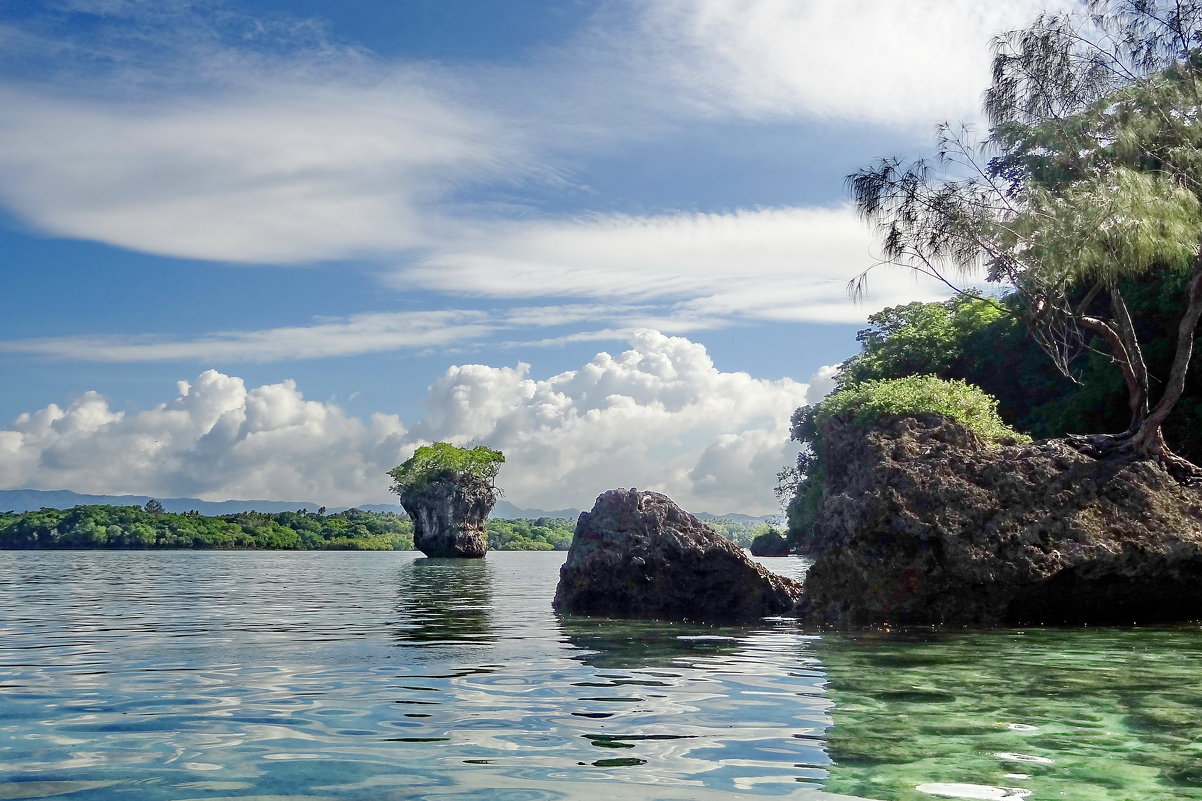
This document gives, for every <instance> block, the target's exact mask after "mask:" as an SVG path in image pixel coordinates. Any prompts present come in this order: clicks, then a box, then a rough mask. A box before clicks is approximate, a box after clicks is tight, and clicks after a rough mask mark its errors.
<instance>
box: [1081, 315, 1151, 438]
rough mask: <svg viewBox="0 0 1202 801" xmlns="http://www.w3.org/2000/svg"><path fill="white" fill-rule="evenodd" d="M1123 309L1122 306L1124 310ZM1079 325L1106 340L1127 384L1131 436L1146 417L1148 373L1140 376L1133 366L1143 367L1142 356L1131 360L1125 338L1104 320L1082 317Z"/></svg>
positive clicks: (1137, 345)
mask: <svg viewBox="0 0 1202 801" xmlns="http://www.w3.org/2000/svg"><path fill="white" fill-rule="evenodd" d="M1125 308H1126V307H1125V306H1124V310H1125ZM1081 325H1082V327H1084V328H1088V329H1089V330H1091V331H1094V332H1096V333H1097V334H1099V335H1101V337H1102V338H1103V339H1105V340H1106V344H1107V345H1109V346H1110V350H1111V352H1112V353H1113V354H1114V357H1113V358H1114V362H1115V364H1117V365H1118V366H1119V369H1120V370H1122V371H1123V380H1124V381H1126V382H1127V405H1128V406H1129V407H1130V408H1131V427H1130V428H1129V429H1127V434H1131V433H1132V432H1134V431H1136V430H1137V428H1138V426H1139V425H1140V423H1141V422H1142V421H1143V420H1144V419H1145V418H1146V417H1147V416H1148V384H1147V381H1148V371H1147V368H1144V369H1143V373H1142V376H1141V375H1140V373H1139V372H1138V371H1137V369H1136V366H1135V365H1136V364H1137V363H1138V364H1139V365H1140V367H1143V364H1144V359H1143V355H1142V354H1139V355H1138V356H1137V357H1134V358H1133V357H1132V356H1131V354H1130V353H1129V352H1128V350H1127V343H1126V342H1125V337H1124V336H1123V335H1122V334H1121V333H1120V332H1119V330H1118V328H1117V327H1116V326H1114V325H1112V324H1111V323H1110V322H1108V321H1106V320H1103V319H1101V318H1099V317H1090V316H1088V315H1082V316H1081ZM1134 344H1135V347H1136V348H1138V347H1139V343H1138V342H1135V343H1134Z"/></svg>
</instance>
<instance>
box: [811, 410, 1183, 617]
mask: <svg viewBox="0 0 1202 801" xmlns="http://www.w3.org/2000/svg"><path fill="white" fill-rule="evenodd" d="M824 447H825V449H826V462H827V476H826V484H825V488H824V495H823V499H822V501H821V504H820V506H819V511H818V523H817V524H816V525H815V528H814V542H813V549H812V555H813V556H814V559H815V562H814V565H813V566H812V567H811V568H810V570H809V572H808V573H807V574H806V581H805V597H804V598H803V600H802V604H801V609H802V610H803V612H804V614H805V615H806V617H807V618H808V619H809V620H810V621H812V622H815V623H819V624H825V625H833V626H864V625H886V624H889V625H899V624H901V625H904V624H948V625H1003V624H1035V623H1046V624H1060V623H1132V622H1137V621H1138V622H1157V621H1160V622H1164V621H1172V620H1187V619H1192V618H1196V617H1197V616H1198V615H1199V614H1202V492H1200V491H1199V490H1198V489H1194V488H1189V487H1183V486H1181V485H1180V484H1178V483H1177V482H1176V481H1174V480H1173V479H1172V478H1171V477H1170V476H1169V475H1168V474H1167V473H1166V472H1164V470H1162V469H1161V468H1160V467H1159V466H1157V465H1156V464H1155V463H1152V462H1148V461H1139V460H1132V459H1130V458H1126V459H1119V458H1107V459H1095V458H1093V457H1091V456H1088V455H1086V454H1083V453H1080V452H1078V451H1077V450H1075V449H1074V448H1073V447H1071V446H1070V445H1069V444H1068V443H1066V442H1064V441H1061V440H1045V441H1042V442H1036V443H1034V444H1031V445H1026V446H1018V445H1010V446H997V447H995V446H989V445H986V444H984V443H982V442H981V441H979V440H978V439H977V437H976V436H975V435H974V434H972V433H971V432H969V431H968V430H967V429H965V428H964V427H963V426H961V425H960V424H958V423H956V422H954V421H950V420H947V419H944V418H941V417H936V416H928V417H923V418H922V419H915V418H899V419H895V420H891V421H887V422H885V423H883V424H881V425H878V426H877V427H875V428H871V429H865V428H861V427H858V426H856V425H854V424H850V423H841V422H838V421H833V422H832V423H830V424H829V427H828V428H827V429H825V431H824Z"/></svg>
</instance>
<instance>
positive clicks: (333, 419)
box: [0, 370, 406, 502]
mask: <svg viewBox="0 0 1202 801" xmlns="http://www.w3.org/2000/svg"><path fill="white" fill-rule="evenodd" d="M404 435H405V429H404V426H402V425H401V423H400V421H399V420H398V419H397V418H396V417H394V416H391V415H383V414H380V415H374V416H373V417H372V418H371V420H370V421H367V422H364V421H361V420H358V419H356V418H353V417H349V416H347V415H346V414H345V413H343V412H342V411H341V410H340V409H339V408H338V407H337V406H334V405H332V404H323V403H319V402H316V401H308V400H305V399H304V397H303V396H302V395H301V393H300V392H299V391H298V390H297V388H296V385H295V384H294V383H293V382H291V381H285V382H283V383H281V384H268V385H264V386H260V387H256V388H253V389H248V388H247V387H246V385H245V383H244V382H243V381H242V379H240V378H235V377H232V376H227V375H223V374H221V373H219V372H217V371H215V370H208V371H205V372H204V373H201V375H200V376H199V377H198V378H197V379H196V380H195V381H194V382H191V383H189V382H187V381H181V382H179V385H178V391H177V394H176V396H175V397H174V398H173V399H171V400H170V401H167V402H166V403H163V404H161V405H159V406H157V407H156V408H153V409H149V410H146V411H143V412H138V413H133V414H129V413H126V412H123V411H115V410H113V409H111V408H110V407H109V405H108V402H107V401H106V400H105V399H104V398H103V397H101V396H100V395H99V394H97V393H95V392H88V393H85V394H84V395H81V396H80V397H79V398H77V399H76V400H75V401H74V402H73V403H71V404H70V406H68V407H67V408H60V407H59V406H57V405H55V404H51V405H49V406H47V407H46V408H44V409H41V410H39V411H37V412H34V413H26V414H22V415H21V416H19V417H18V418H17V419H16V421H14V423H13V424H12V425H11V426H10V427H9V428H8V429H7V430H3V431H0V486H4V487H7V488H20V487H33V488H46V489H57V488H65V489H72V490H75V491H78V492H92V493H102V494H108V493H116V494H123V493H131V494H147V495H158V496H160V497H167V496H176V495H187V496H193V495H195V496H201V497H207V498H225V497H230V498H278V499H280V500H310V499H315V498H316V499H319V500H320V499H324V498H337V499H340V500H348V501H351V502H359V501H362V500H363V495H364V493H365V492H370V489H369V488H370V487H371V486H372V485H373V484H378V483H380V481H381V480H382V479H381V476H382V475H383V472H382V471H385V470H388V469H389V468H391V467H392V466H393V465H395V464H397V461H398V459H399V458H400V456H401V454H402V453H403V451H404V448H405V447H406V440H405V436H404Z"/></svg>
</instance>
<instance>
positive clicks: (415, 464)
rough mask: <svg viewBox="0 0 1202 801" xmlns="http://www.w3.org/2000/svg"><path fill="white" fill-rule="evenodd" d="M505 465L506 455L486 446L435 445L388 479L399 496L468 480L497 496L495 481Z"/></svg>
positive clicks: (417, 453)
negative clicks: (445, 483)
mask: <svg viewBox="0 0 1202 801" xmlns="http://www.w3.org/2000/svg"><path fill="white" fill-rule="evenodd" d="M504 462H505V454H503V453H501V451H497V450H493V449H492V448H487V447H485V446H483V445H478V446H476V447H475V448H470V449H469V448H459V447H456V446H454V445H451V444H450V443H447V442H435V443H434V444H433V445H423V446H421V447H420V448H418V449H417V450H416V451H414V452H413V456H411V457H409V458H408V459H407V460H405V462H404V463H402V464H400V465H397V466H396V467H394V468H393V469H392V470H389V471H388V475H390V476H392V480H393V481H394V482H395V483H394V485H393V487H392V491H393V492H395V493H397V494H398V495H399V494H402V493H405V492H410V491H413V490H419V489H421V488H423V487H427V486H429V485H431V484H433V483H435V482H438V481H446V480H454V481H464V480H469V481H473V482H476V483H480V484H482V485H483V486H486V487H489V488H490V489H492V490H493V491H494V492H498V490H497V488H496V486H495V485H494V484H493V481H494V480H495V479H496V477H497V473H498V472H499V471H500V469H501V465H502V464H503V463H504Z"/></svg>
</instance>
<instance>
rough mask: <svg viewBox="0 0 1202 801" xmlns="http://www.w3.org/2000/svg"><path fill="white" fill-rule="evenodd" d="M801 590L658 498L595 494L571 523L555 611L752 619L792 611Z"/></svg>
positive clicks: (623, 493)
mask: <svg viewBox="0 0 1202 801" xmlns="http://www.w3.org/2000/svg"><path fill="white" fill-rule="evenodd" d="M800 594H801V586H800V585H799V584H797V582H795V581H792V580H790V579H787V578H784V577H782V576H777V575H775V574H773V573H771V572H769V571H768V570H765V569H764V568H763V567H761V566H760V565H758V564H756V563H755V562H753V561H751V559H750V558H749V557H748V556H747V555H746V554H744V553H743V550H742V549H741V548H739V547H738V546H736V545H734V544H733V543H731V542H730V541H728V540H726V539H725V538H724V537H722V535H720V534H718V533H717V532H716V531H714V530H713V529H711V528H709V527H708V526H706V525H705V524H704V523H702V522H701V521H700V520H698V519H697V518H695V517H693V516H692V515H691V514H689V513H688V512H686V511H684V510H683V509H681V508H680V507H679V506H677V505H676V504H675V503H673V502H672V500H671V499H670V498H668V497H667V496H665V495H661V494H660V493H658V492H639V491H638V490H634V489H615V490H610V491H609V492H605V493H602V494H601V495H600V496H599V497H598V498H597V502H596V504H594V506H593V509H592V511H591V512H584V513H582V514H581V515H580V520H579V522H578V523H577V524H576V534H575V537H574V538H573V539H572V547H571V550H569V551H568V558H567V561H566V562H565V563H564V565H563V567H562V568H561V569H560V573H559V586H558V587H557V588H556V590H555V601H554V605H555V608H556V609H559V610H562V611H565V612H570V613H573V614H581V615H604V616H608V617H628V618H657V619H661V620H693V621H701V620H708V621H731V622H733V621H753V620H757V619H759V618H762V617H764V616H765V615H773V614H783V613H789V612H791V611H792V609H793V607H794V604H795V603H796V600H797V598H798V597H799V596H800Z"/></svg>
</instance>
